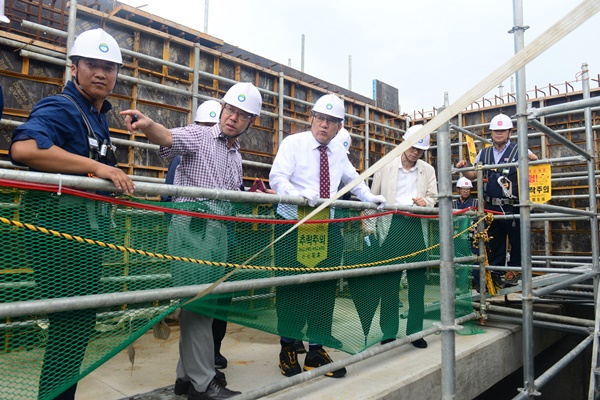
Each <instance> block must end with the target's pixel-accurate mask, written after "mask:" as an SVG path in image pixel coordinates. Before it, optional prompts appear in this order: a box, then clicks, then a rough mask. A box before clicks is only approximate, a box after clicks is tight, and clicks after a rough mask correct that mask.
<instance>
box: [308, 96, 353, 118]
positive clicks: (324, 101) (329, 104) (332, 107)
mask: <svg viewBox="0 0 600 400" xmlns="http://www.w3.org/2000/svg"><path fill="white" fill-rule="evenodd" d="M312 110H313V112H318V113H321V114H325V115H331V116H332V117H335V118H339V119H341V120H342V121H343V120H344V114H345V110H344V101H343V100H342V99H340V98H339V97H337V96H336V95H335V94H326V95H324V96H321V97H320V98H319V100H317V102H316V103H315V105H314V107H313V109H312Z"/></svg>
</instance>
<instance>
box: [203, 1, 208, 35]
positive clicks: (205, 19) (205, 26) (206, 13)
mask: <svg viewBox="0 0 600 400" xmlns="http://www.w3.org/2000/svg"><path fill="white" fill-rule="evenodd" d="M208 3H209V0H204V33H208V5H209V4H208Z"/></svg>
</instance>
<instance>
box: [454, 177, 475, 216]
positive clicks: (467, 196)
mask: <svg viewBox="0 0 600 400" xmlns="http://www.w3.org/2000/svg"><path fill="white" fill-rule="evenodd" d="M472 189H473V182H471V180H470V179H467V178H465V177H464V176H463V177H462V178H460V179H459V180H458V181H457V182H456V191H457V192H458V195H459V196H460V198H458V199H455V200H452V208H454V209H455V210H464V209H465V208H473V209H477V207H479V202H478V201H477V199H475V198H473V197H471V190H472Z"/></svg>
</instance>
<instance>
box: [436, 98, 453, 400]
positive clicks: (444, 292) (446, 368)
mask: <svg viewBox="0 0 600 400" xmlns="http://www.w3.org/2000/svg"><path fill="white" fill-rule="evenodd" d="M446 107H448V93H444V108H446ZM437 156H438V165H437V168H438V170H437V176H438V185H439V188H440V193H439V197H438V198H439V207H440V219H439V224H440V293H441V296H440V300H441V305H440V307H441V321H440V322H441V330H442V399H444V400H453V399H455V398H456V371H455V366H456V362H455V356H454V353H455V341H454V331H455V330H456V322H455V319H454V314H455V310H454V239H453V232H454V230H453V229H454V224H453V221H452V174H449V173H448V171H450V170H451V169H452V154H451V147H450V121H446V122H445V123H444V124H443V125H442V126H440V128H439V129H438V132H437Z"/></svg>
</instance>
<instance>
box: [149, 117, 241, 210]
mask: <svg viewBox="0 0 600 400" xmlns="http://www.w3.org/2000/svg"><path fill="white" fill-rule="evenodd" d="M220 132H221V130H220V125H219V124H216V125H214V126H211V127H206V126H200V125H195V124H192V125H188V126H184V127H181V128H174V129H171V134H172V135H173V145H172V146H171V147H164V146H161V148H160V155H161V157H163V158H166V159H171V158H173V157H175V156H181V163H180V164H179V167H177V172H176V173H175V180H174V182H173V183H174V184H175V185H181V186H196V187H201V188H207V189H225V190H240V186H241V184H242V156H241V154H240V151H239V150H240V145H239V143H238V142H237V141H236V142H235V143H234V144H233V146H231V148H229V147H228V146H227V139H226V138H223V137H220V136H219V134H220ZM194 200H196V199H194V198H191V197H175V198H173V201H177V202H183V201H194Z"/></svg>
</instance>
